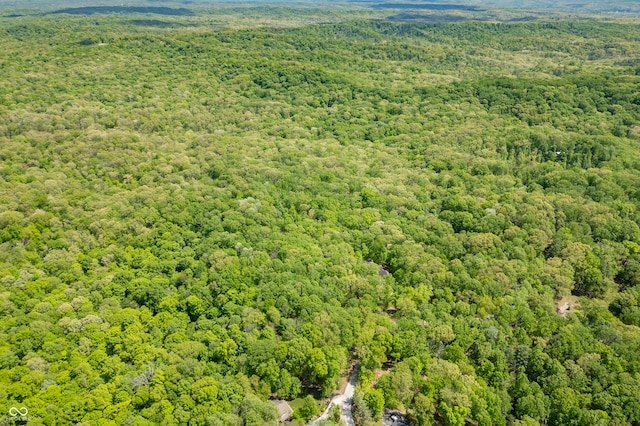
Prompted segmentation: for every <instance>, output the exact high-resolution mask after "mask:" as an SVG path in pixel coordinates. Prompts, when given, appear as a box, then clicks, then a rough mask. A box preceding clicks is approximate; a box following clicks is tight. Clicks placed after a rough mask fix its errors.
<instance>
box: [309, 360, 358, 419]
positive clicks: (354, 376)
mask: <svg viewBox="0 0 640 426" xmlns="http://www.w3.org/2000/svg"><path fill="white" fill-rule="evenodd" d="M359 369H360V368H359V366H358V365H356V366H355V367H354V368H353V371H352V372H351V374H350V375H349V381H348V382H347V387H346V388H345V389H344V392H343V393H342V394H340V395H336V396H334V397H333V398H332V399H331V402H330V403H329V406H328V407H327V409H326V410H324V413H322V415H321V416H320V417H318V418H317V419H315V420H313V421H311V422H309V423H308V424H309V425H315V424H317V423H318V422H319V421H320V420H324V419H328V418H329V409H330V408H331V405H333V404H335V405H337V406H338V407H340V413H341V414H340V418H341V419H342V420H344V421H345V423H346V424H347V426H355V423H354V421H353V415H352V414H351V404H352V403H353V394H354V392H355V389H356V383H358V371H359Z"/></svg>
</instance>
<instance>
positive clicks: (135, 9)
mask: <svg viewBox="0 0 640 426" xmlns="http://www.w3.org/2000/svg"><path fill="white" fill-rule="evenodd" d="M56 13H68V14H71V15H93V14H96V13H155V14H158V15H174V16H191V15H194V13H193V11H192V10H190V9H185V8H179V9H174V8H171V7H153V6H151V7H142V6H87V7H71V8H67V9H60V10H55V11H53V12H49V14H56Z"/></svg>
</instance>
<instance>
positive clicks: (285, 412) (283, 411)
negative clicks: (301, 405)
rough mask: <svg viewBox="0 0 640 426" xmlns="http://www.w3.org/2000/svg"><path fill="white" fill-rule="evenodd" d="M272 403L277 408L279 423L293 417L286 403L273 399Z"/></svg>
mask: <svg viewBox="0 0 640 426" xmlns="http://www.w3.org/2000/svg"><path fill="white" fill-rule="evenodd" d="M273 403H274V404H276V407H278V411H279V412H280V418H279V420H280V423H284V422H286V421H288V420H289V419H291V416H293V410H292V409H291V406H290V405H289V403H288V402H287V401H285V400H284V399H275V400H273Z"/></svg>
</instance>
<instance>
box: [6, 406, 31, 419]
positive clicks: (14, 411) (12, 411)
mask: <svg viewBox="0 0 640 426" xmlns="http://www.w3.org/2000/svg"><path fill="white" fill-rule="evenodd" d="M27 414H29V410H28V409H27V407H22V408H16V407H11V408H9V415H10V416H11V417H18V416H20V417H25V416H26V415H27Z"/></svg>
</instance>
